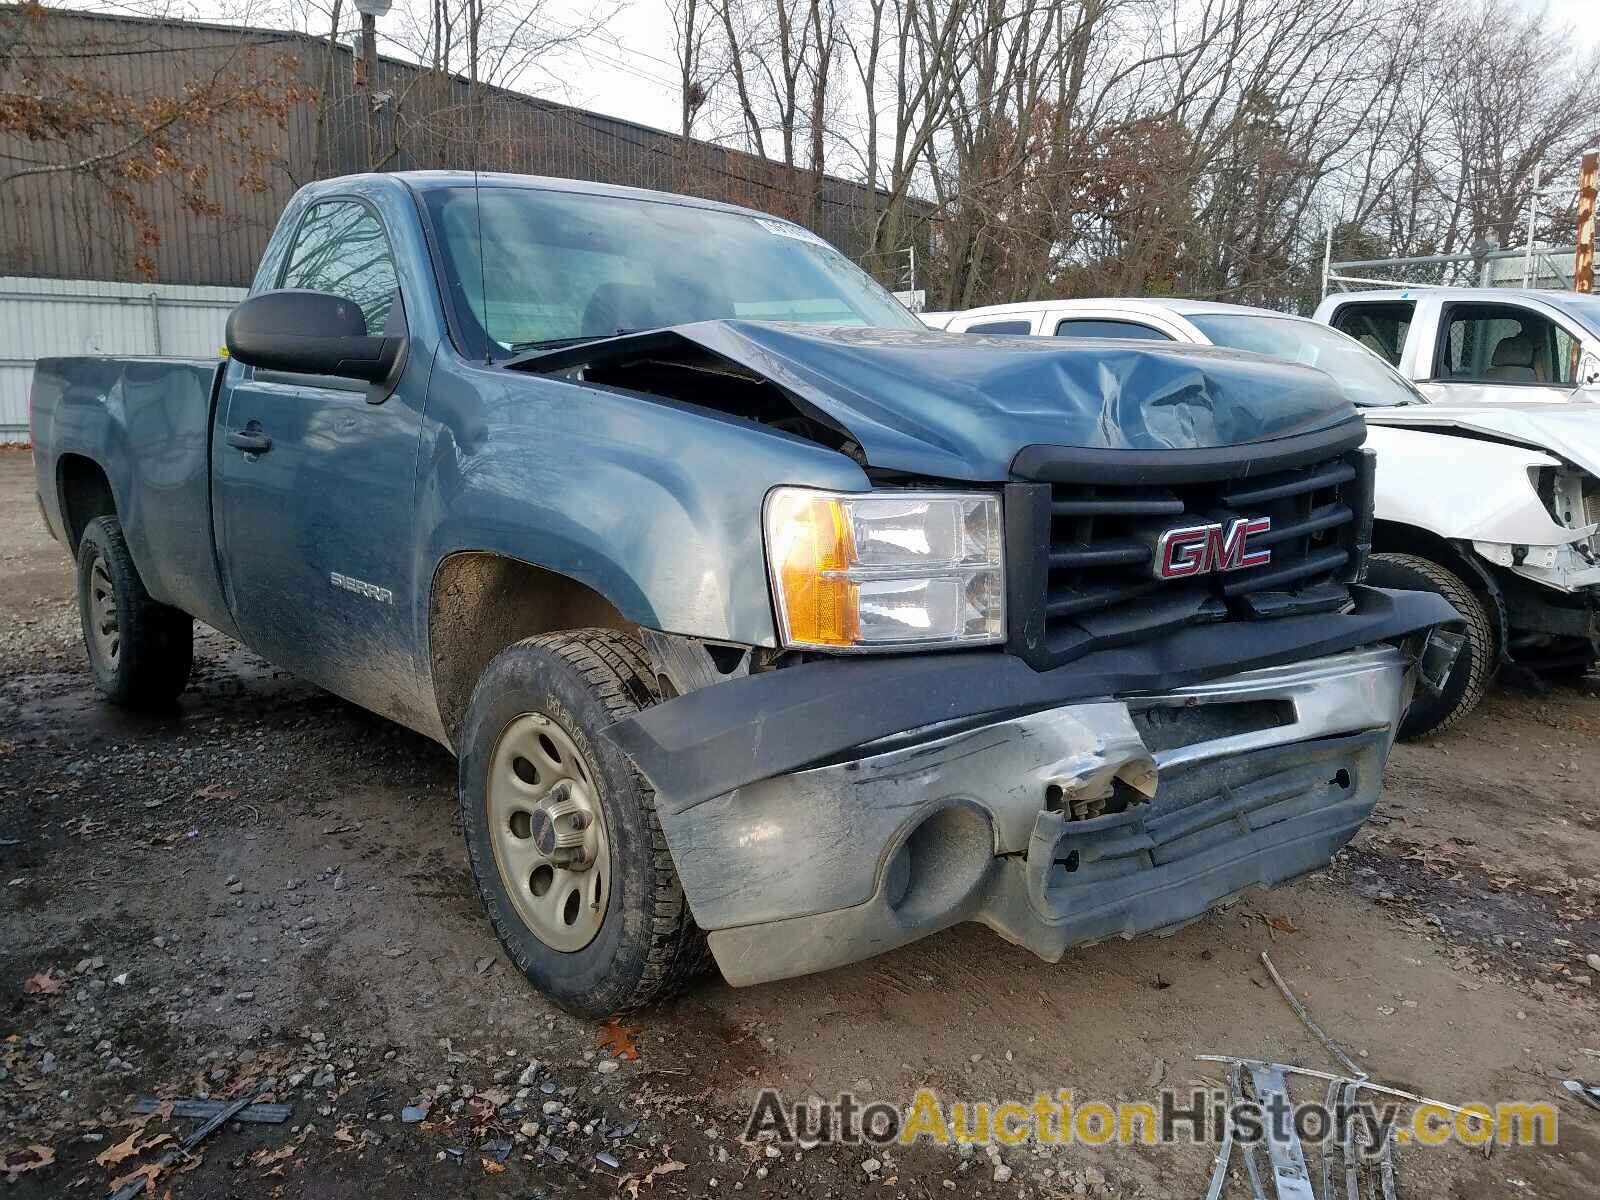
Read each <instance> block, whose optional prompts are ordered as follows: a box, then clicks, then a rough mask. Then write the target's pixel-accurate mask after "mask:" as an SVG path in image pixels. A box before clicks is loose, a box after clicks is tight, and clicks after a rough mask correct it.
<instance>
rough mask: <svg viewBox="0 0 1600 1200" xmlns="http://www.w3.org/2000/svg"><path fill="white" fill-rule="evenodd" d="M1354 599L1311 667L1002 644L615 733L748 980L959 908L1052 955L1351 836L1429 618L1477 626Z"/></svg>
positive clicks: (776, 684) (652, 719) (1398, 598)
mask: <svg viewBox="0 0 1600 1200" xmlns="http://www.w3.org/2000/svg"><path fill="white" fill-rule="evenodd" d="M1357 592H1358V605H1357V608H1356V610H1355V611H1353V612H1352V613H1350V614H1345V615H1334V616H1326V615H1324V616H1321V617H1318V618H1316V619H1315V624H1314V625H1312V624H1307V625H1306V626H1305V629H1304V630H1303V636H1304V639H1305V640H1303V641H1302V643H1301V649H1300V653H1299V655H1298V657H1292V658H1290V660H1289V661H1282V660H1279V661H1275V662H1274V661H1271V659H1269V660H1268V663H1267V665H1259V666H1255V667H1254V668H1253V669H1250V670H1240V669H1239V668H1238V667H1236V668H1235V670H1234V672H1233V673H1231V674H1226V675H1222V676H1221V677H1220V678H1219V677H1217V676H1218V675H1219V674H1220V672H1217V671H1216V670H1214V669H1212V670H1210V671H1209V673H1208V674H1206V675H1203V676H1202V677H1201V678H1200V679H1199V680H1195V679H1194V676H1193V675H1189V674H1188V673H1189V672H1192V671H1201V670H1204V669H1205V668H1204V667H1203V666H1197V665H1196V655H1200V654H1202V653H1203V652H1206V651H1210V652H1213V653H1214V652H1217V647H1216V646H1215V645H1212V644H1210V643H1206V642H1204V641H1203V640H1201V639H1197V638H1194V639H1192V638H1188V637H1186V636H1184V635H1179V637H1178V638H1174V639H1172V640H1170V641H1169V642H1168V643H1166V644H1165V645H1164V646H1160V647H1153V646H1150V645H1147V646H1144V647H1139V648H1131V647H1130V648H1127V649H1125V650H1119V651H1114V652H1105V653H1103V654H1101V655H1096V656H1090V658H1086V659H1084V660H1080V661H1078V662H1076V663H1074V664H1071V665H1070V666H1068V667H1064V668H1059V669H1057V670H1056V671H1051V672H1044V673H1033V672H1027V671H1026V670H1025V668H1024V672H1021V673H1019V672H1018V671H1017V670H1016V668H1015V667H1014V666H1013V664H1015V662H1016V660H1014V659H1010V658H1009V656H1000V655H966V656H945V657H944V658H942V659H941V658H940V657H939V656H934V655H929V656H923V661H920V662H919V661H916V660H914V659H901V660H879V661H878V662H877V664H876V665H873V664H871V663H865V662H857V663H850V662H839V663H821V664H814V665H813V666H808V667H796V668H789V669H786V670H783V671H778V672H771V673H768V674H766V675H762V676H752V677H750V678H748V679H743V680H738V681H731V682H726V683H719V684H716V685H714V686H711V687H707V688H704V689H701V690H699V691H696V692H692V693H689V694H688V695H685V696H682V697H679V698H677V699H674V700H670V701H668V702H666V703H664V704H662V705H659V706H656V707H654V708H652V709H647V710H646V711H645V712H644V713H643V714H641V715H640V716H639V717H636V718H633V719H632V720H631V721H629V722H624V723H622V724H619V725H617V726H614V727H612V729H611V730H610V731H608V736H609V737H611V738H612V739H613V740H614V741H615V742H616V743H617V744H618V745H620V746H621V747H622V748H623V749H624V750H626V751H627V752H628V753H629V754H630V755H631V756H632V757H633V759H634V761H635V763H636V764H637V765H638V766H639V767H640V769H641V770H642V771H643V772H644V774H645V775H646V776H647V777H648V778H649V779H650V780H651V782H652V783H653V784H654V785H655V788H656V792H657V805H656V811H657V814H658V817H659V819H660V821H661V827H662V831H663V833H664V834H665V835H666V839H667V844H668V846H669V848H670V849H671V851H672V855H673V859H674V862H675V863H676V866H677V870H678V874H679V877H680V879H681V881H682V883H683V888H684V892H685V895H686V896H687V898H688V901H689V904H690V907H691V909H692V911H693V913H694V916H695V920H696V921H697V922H698V923H699V925H700V926H701V928H703V929H705V930H707V931H708V933H709V935H710V943H711V949H712V952H713V953H714V954H715V956H716V958H717V962H718V964H719V966H720V967H721V968H722V971H723V974H724V975H725V976H726V977H727V979H728V980H729V981H730V982H731V983H734V984H752V983H759V982H763V981H767V980H773V979H782V978H785V977H788V976H793V975H799V974H804V973H807V972H811V971H817V970H823V969H826V968H829V967H834V966H839V965H842V964H844V963H849V962H853V961H856V960H859V959H862V958H867V957H870V956H871V955H874V954H879V953H882V952H884V951H887V950H891V949H893V948H895V947H897V946H901V945H904V944H905V943H907V942H910V941H913V940H915V939H917V938H920V937H923V936H926V935H927V934H930V933H933V932H935V931H937V930H940V929H944V928H946V927H948V926H950V925H954V924H956V923H958V922H962V921H979V922H982V923H984V924H986V925H988V926H990V927H991V928H993V929H995V930H996V931H998V932H999V933H1000V934H1001V935H1002V936H1004V937H1005V938H1007V939H1008V940H1011V941H1013V942H1017V943H1019V944H1022V945H1024V946H1027V947H1028V948H1029V949H1031V950H1033V951H1034V952H1035V953H1037V954H1039V955H1040V956H1042V957H1044V958H1046V959H1049V960H1051V961H1055V960H1057V959H1059V958H1060V957H1061V955H1062V954H1063V953H1064V952H1065V951H1066V950H1067V948H1069V947H1071V946H1077V945H1083V944H1087V943H1090V942H1094V941H1098V940H1101V939H1104V938H1107V937H1111V936H1113V935H1116V936H1123V937H1131V936H1134V935H1136V934H1141V933H1147V932H1154V931H1160V930H1164V929H1169V928H1173V927H1175V926H1178V925H1180V924H1182V923H1184V922H1186V921H1188V920H1192V919H1193V918H1195V917H1197V916H1199V915H1201V914H1203V913H1204V912H1205V911H1207V909H1209V908H1210V907H1212V906H1213V905H1215V904H1217V903H1218V902H1220V901H1223V900H1225V899H1227V898H1228V897H1230V896H1233V895H1235V894H1237V893H1239V892H1240V891H1242V890H1244V889H1246V888H1249V887H1251V886H1256V885H1265V884H1272V883H1276V882H1279V881H1281V880H1284V879H1288V878H1291V877H1293V876H1296V875H1299V874H1302V873H1304V872H1306V871H1308V870H1312V869H1314V868H1316V867H1318V866H1320V865H1322V864H1324V863H1326V862H1327V861H1328V860H1329V859H1330V858H1331V857H1332V855H1333V853H1334V852H1335V851H1336V850H1337V849H1338V848H1339V847H1340V846H1341V845H1343V844H1344V843H1345V842H1346V841H1348V840H1349V838H1350V837H1351V836H1353V835H1354V833H1355V832H1356V830H1357V829H1358V828H1359V827H1360V825H1361V823H1362V822H1363V821H1364V820H1365V819H1366V818H1367V816H1368V815H1370V813H1371V812H1372V809H1373V806H1374V805H1375V803H1376V801H1377V797H1378V792H1379V788H1380V785H1381V780H1382V770H1383V764H1384V759H1385V757H1386V756H1387V753H1388V749H1389V745H1390V743H1391V741H1392V738H1393V734H1394V728H1395V724H1396V722H1397V721H1398V718H1399V714H1400V713H1401V712H1402V711H1403V709H1404V706H1405V703H1406V701H1407V700H1408V699H1409V692H1410V688H1411V686H1412V682H1413V676H1414V670H1413V662H1414V659H1415V657H1416V654H1417V653H1418V652H1419V650H1420V644H1421V642H1422V641H1423V637H1422V636H1421V631H1422V630H1425V629H1426V628H1428V627H1429V626H1431V625H1435V624H1438V623H1440V622H1443V621H1448V620H1450V619H1453V618H1455V616H1456V614H1455V612H1454V610H1453V609H1451V608H1450V607H1449V605H1448V604H1445V603H1444V601H1443V600H1441V599H1440V598H1438V597H1436V596H1432V595H1427V594H1422V593H1389V592H1379V591H1377V590H1375V589H1357ZM1299 620H1300V619H1298V618H1283V619H1281V620H1278V621H1271V622H1261V623H1260V624H1259V626H1257V629H1258V630H1261V631H1266V630H1268V627H1270V632H1256V633H1255V635H1254V636H1255V639H1256V644H1257V647H1258V649H1263V648H1264V649H1266V650H1268V651H1270V652H1271V653H1272V654H1274V655H1276V654H1277V653H1279V652H1280V651H1281V652H1282V653H1284V654H1285V655H1288V654H1289V653H1290V652H1289V651H1288V650H1287V649H1286V644H1285V646H1278V645H1276V644H1275V643H1274V640H1273V639H1274V638H1276V639H1278V640H1282V639H1284V638H1286V637H1287V635H1288V634H1287V631H1288V630H1290V629H1291V628H1293V627H1294V626H1292V625H1291V622H1296V621H1299ZM1212 633H1213V636H1214V637H1215V636H1217V635H1219V634H1220V635H1222V636H1223V637H1232V636H1237V635H1234V634H1232V633H1231V632H1228V633H1224V631H1221V630H1213V631H1212ZM1363 634H1364V635H1365V636H1361V635H1363ZM1346 637H1360V638H1361V640H1360V641H1358V642H1356V643H1354V644H1351V643H1350V642H1348V641H1346V642H1345V643H1344V644H1342V645H1341V644H1339V639H1340V638H1346ZM1180 639H1181V640H1180ZM1394 641H1400V642H1404V643H1405V645H1406V647H1407V648H1406V649H1404V650H1402V649H1401V648H1399V647H1398V646H1396V645H1393V644H1389V643H1390V642H1394ZM1311 645H1315V646H1316V647H1317V648H1316V649H1310V648H1309V647H1310V646H1311ZM1187 649H1192V650H1193V651H1194V653H1192V654H1191V653H1183V654H1179V653H1178V651H1179V650H1187ZM1112 656H1115V657H1112ZM1241 660H1243V661H1244V662H1248V661H1250V660H1249V658H1248V656H1245V655H1240V656H1239V657H1237V658H1235V660H1234V661H1235V662H1236V663H1240V662H1241ZM1255 661H1256V662H1260V661H1261V659H1260V658H1257V659H1256V660H1255ZM1152 665H1153V666H1159V667H1160V668H1161V669H1160V670H1155V669H1151V671H1150V673H1149V674H1148V675H1145V674H1142V672H1144V671H1145V670H1146V669H1147V668H1152ZM1185 675H1188V678H1185ZM1146 680H1148V682H1146ZM1108 683H1109V684H1111V685H1112V686H1106V685H1107V684H1108ZM1139 683H1144V686H1143V687H1141V686H1138V684H1139ZM874 684H876V685H877V686H876V687H875V686H874ZM1030 689H1031V690H1030Z"/></svg>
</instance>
